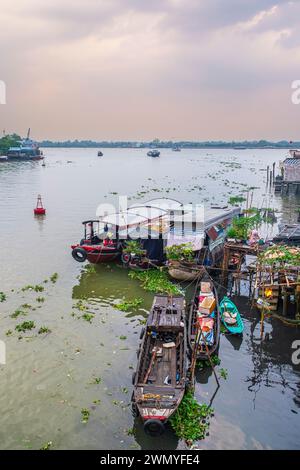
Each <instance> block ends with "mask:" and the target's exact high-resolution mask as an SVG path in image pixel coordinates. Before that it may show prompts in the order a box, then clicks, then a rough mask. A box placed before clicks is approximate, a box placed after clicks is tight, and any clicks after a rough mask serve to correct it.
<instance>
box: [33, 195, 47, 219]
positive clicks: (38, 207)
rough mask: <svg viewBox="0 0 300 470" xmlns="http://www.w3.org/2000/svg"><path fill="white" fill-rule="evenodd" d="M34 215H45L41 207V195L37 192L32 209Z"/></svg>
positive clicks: (44, 210)
mask: <svg viewBox="0 0 300 470" xmlns="http://www.w3.org/2000/svg"><path fill="white" fill-rule="evenodd" d="M33 212H34V215H45V214H46V209H45V208H44V207H43V203H42V196H41V195H40V194H39V195H38V198H37V203H36V208H35V209H33Z"/></svg>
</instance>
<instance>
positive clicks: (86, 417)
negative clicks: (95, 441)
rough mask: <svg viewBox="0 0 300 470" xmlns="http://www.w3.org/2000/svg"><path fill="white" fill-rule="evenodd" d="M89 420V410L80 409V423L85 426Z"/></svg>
mask: <svg viewBox="0 0 300 470" xmlns="http://www.w3.org/2000/svg"><path fill="white" fill-rule="evenodd" d="M89 419H90V410H88V409H87V408H82V410H81V422H82V423H84V424H86V423H87V422H88V420H89Z"/></svg>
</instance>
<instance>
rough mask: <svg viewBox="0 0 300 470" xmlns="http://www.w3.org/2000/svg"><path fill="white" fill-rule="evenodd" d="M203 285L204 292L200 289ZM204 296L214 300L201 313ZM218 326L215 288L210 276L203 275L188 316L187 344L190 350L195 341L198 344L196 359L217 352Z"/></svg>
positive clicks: (219, 324) (218, 316)
mask: <svg viewBox="0 0 300 470" xmlns="http://www.w3.org/2000/svg"><path fill="white" fill-rule="evenodd" d="M204 286H205V290H206V292H202V291H201V288H203V287H204ZM205 298H209V299H210V300H214V302H211V304H212V306H211V307H208V308H207V312H206V313H202V312H203V310H206V308H205V307H201V305H204V304H203V302H204V299H205ZM205 302H206V301H205ZM205 302H204V303H205ZM208 303H209V302H208ZM200 307H201V308H200ZM201 310H202V312H201ZM210 310H212V311H210ZM220 326H221V320H220V310H219V300H218V293H217V289H216V288H215V286H214V283H213V282H212V280H211V278H210V277H209V276H208V275H204V276H203V277H202V278H201V279H200V280H199V281H198V283H197V286H196V289H195V297H194V300H193V302H192V304H191V306H190V310H189V317H188V345H189V348H190V350H191V351H193V349H194V347H195V343H197V344H198V349H197V359H200V360H203V361H204V360H207V359H208V358H209V357H208V356H209V355H212V354H214V353H217V351H218V348H219V343H220Z"/></svg>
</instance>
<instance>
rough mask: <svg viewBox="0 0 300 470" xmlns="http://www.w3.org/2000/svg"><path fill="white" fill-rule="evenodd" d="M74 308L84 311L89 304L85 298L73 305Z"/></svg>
mask: <svg viewBox="0 0 300 470" xmlns="http://www.w3.org/2000/svg"><path fill="white" fill-rule="evenodd" d="M73 308H76V309H77V310H80V311H81V312H83V311H84V310H87V306H86V305H85V303H84V301H83V300H78V302H76V304H74V305H73Z"/></svg>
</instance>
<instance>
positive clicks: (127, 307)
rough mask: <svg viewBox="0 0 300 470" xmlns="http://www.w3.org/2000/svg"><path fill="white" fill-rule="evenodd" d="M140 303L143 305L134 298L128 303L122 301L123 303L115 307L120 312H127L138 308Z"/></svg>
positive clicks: (141, 301)
mask: <svg viewBox="0 0 300 470" xmlns="http://www.w3.org/2000/svg"><path fill="white" fill-rule="evenodd" d="M142 303H143V299H140V298H136V299H133V300H130V301H128V302H126V301H125V300H124V301H123V302H120V303H119V304H116V305H115V307H116V308H117V309H118V310H121V311H122V312H129V311H130V310H132V309H136V308H138V307H139V306H140V305H141V304H142Z"/></svg>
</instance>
